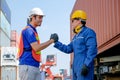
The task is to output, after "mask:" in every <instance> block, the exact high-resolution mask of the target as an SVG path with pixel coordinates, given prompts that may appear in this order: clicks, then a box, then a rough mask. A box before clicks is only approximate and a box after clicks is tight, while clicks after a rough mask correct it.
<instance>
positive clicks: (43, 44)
mask: <svg viewBox="0 0 120 80" xmlns="http://www.w3.org/2000/svg"><path fill="white" fill-rule="evenodd" d="M53 42H54V40H52V39H51V40H48V41H46V42H44V43H41V44H40V45H38V49H37V51H41V50H43V49H45V48H47V47H48V46H49V45H50V44H52V43H53Z"/></svg>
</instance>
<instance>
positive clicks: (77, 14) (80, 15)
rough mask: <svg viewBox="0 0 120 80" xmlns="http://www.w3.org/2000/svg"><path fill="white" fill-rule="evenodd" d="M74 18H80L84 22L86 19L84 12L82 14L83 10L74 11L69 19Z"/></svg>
mask: <svg viewBox="0 0 120 80" xmlns="http://www.w3.org/2000/svg"><path fill="white" fill-rule="evenodd" d="M74 18H80V19H82V20H86V19H87V15H86V12H84V11H83V10H76V11H75V12H73V14H72V16H71V19H74Z"/></svg>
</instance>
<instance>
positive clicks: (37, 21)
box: [34, 15, 43, 26]
mask: <svg viewBox="0 0 120 80" xmlns="http://www.w3.org/2000/svg"><path fill="white" fill-rule="evenodd" d="M42 19H43V16H40V15H37V16H35V17H34V22H35V25H36V26H41V24H42Z"/></svg>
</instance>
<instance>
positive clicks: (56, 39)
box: [50, 33, 59, 43]
mask: <svg viewBox="0 0 120 80" xmlns="http://www.w3.org/2000/svg"><path fill="white" fill-rule="evenodd" d="M51 39H53V40H54V43H55V42H57V41H58V40H59V37H58V35H57V34H56V33H54V34H51V36H50V40H51Z"/></svg>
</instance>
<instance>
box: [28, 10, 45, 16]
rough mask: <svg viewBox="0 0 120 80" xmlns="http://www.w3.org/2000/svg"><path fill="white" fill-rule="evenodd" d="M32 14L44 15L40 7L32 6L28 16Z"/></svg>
mask: <svg viewBox="0 0 120 80" xmlns="http://www.w3.org/2000/svg"><path fill="white" fill-rule="evenodd" d="M32 15H41V16H44V13H43V11H42V10H41V9H40V8H33V9H32V10H31V11H30V13H29V17H30V16H32Z"/></svg>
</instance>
